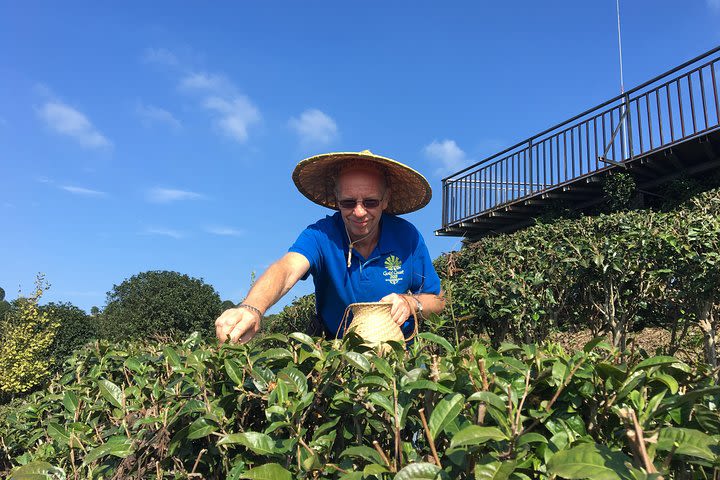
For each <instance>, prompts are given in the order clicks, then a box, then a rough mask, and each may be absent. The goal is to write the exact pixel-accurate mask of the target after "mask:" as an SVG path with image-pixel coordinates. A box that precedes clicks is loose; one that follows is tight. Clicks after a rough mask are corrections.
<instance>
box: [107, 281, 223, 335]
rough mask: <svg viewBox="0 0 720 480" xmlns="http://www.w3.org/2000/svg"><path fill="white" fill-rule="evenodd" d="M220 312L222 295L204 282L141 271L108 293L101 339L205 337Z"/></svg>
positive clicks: (210, 330) (211, 329)
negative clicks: (191, 335) (192, 334)
mask: <svg viewBox="0 0 720 480" xmlns="http://www.w3.org/2000/svg"><path fill="white" fill-rule="evenodd" d="M220 313H221V301H220V296H219V295H218V293H217V292H216V291H215V289H214V288H213V287H212V286H211V285H208V284H206V283H205V282H203V281H202V279H197V278H192V277H189V276H188V275H184V274H181V273H178V272H171V271H148V272H142V273H138V274H137V275H134V276H132V277H130V278H129V279H127V280H125V281H124V282H122V283H121V284H120V285H114V286H113V288H112V290H111V291H110V292H108V294H107V306H106V307H105V310H104V312H103V314H102V321H101V336H103V337H106V338H114V339H121V338H140V337H146V336H151V335H175V334H187V333H191V332H193V331H200V332H201V333H203V334H205V335H206V334H210V333H211V332H212V331H213V322H214V320H215V319H216V318H217V317H218V316H219V315H220Z"/></svg>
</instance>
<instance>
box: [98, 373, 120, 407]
mask: <svg viewBox="0 0 720 480" xmlns="http://www.w3.org/2000/svg"><path fill="white" fill-rule="evenodd" d="M97 384H98V388H99V389H100V395H102V396H103V398H104V399H105V400H107V401H108V402H110V404H111V405H113V406H115V407H117V408H123V393H122V389H121V388H120V387H118V386H117V385H115V384H114V383H113V382H111V381H110V380H105V379H100V380H98V381H97Z"/></svg>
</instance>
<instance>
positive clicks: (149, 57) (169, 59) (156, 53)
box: [143, 48, 179, 67]
mask: <svg viewBox="0 0 720 480" xmlns="http://www.w3.org/2000/svg"><path fill="white" fill-rule="evenodd" d="M143 60H144V61H145V62H147V63H154V64H157V65H164V66H168V67H175V66H177V65H178V64H179V62H178V59H177V57H176V56H175V54H173V53H172V52H171V51H169V50H167V49H165V48H146V49H145V51H144V52H143Z"/></svg>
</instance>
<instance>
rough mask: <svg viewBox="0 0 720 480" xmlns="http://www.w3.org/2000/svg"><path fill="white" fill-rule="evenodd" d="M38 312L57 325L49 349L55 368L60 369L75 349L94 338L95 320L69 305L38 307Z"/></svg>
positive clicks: (58, 304) (53, 304)
mask: <svg viewBox="0 0 720 480" xmlns="http://www.w3.org/2000/svg"><path fill="white" fill-rule="evenodd" d="M40 312H41V313H44V314H47V315H48V317H50V318H51V319H52V320H54V321H56V322H58V324H59V327H58V330H57V333H56V334H55V339H54V341H53V344H52V346H51V347H50V351H51V356H52V357H53V358H54V360H55V366H56V367H57V368H59V367H61V366H62V363H63V362H64V361H65V359H66V358H68V357H69V356H70V355H72V353H73V352H74V351H75V350H76V349H78V348H79V347H81V346H82V345H84V344H85V343H87V341H88V340H91V339H93V338H95V336H96V333H97V332H96V330H97V322H96V320H95V319H94V318H92V317H90V316H88V314H87V313H85V311H84V310H82V309H80V308H78V307H76V306H75V305H73V304H71V303H68V302H63V303H48V304H47V305H44V306H42V307H40Z"/></svg>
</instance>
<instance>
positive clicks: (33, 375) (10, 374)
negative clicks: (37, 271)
mask: <svg viewBox="0 0 720 480" xmlns="http://www.w3.org/2000/svg"><path fill="white" fill-rule="evenodd" d="M48 288H49V285H48V283H47V282H45V277H44V276H43V275H38V277H37V279H36V282H35V291H34V292H33V294H32V295H30V296H29V297H20V298H18V299H17V300H16V301H15V306H16V308H14V309H12V310H11V312H10V314H9V315H8V316H7V317H6V318H5V320H3V321H2V328H0V331H2V333H3V338H2V342H1V343H0V395H2V396H5V397H7V396H10V397H12V396H14V395H17V394H22V393H26V392H29V391H30V390H32V389H34V388H36V387H38V386H40V385H41V384H42V383H43V382H44V381H45V379H46V378H47V377H48V375H49V374H50V371H51V367H52V364H53V359H52V357H51V352H52V350H51V346H52V343H53V340H54V338H55V333H56V332H57V329H58V325H59V322H58V321H57V320H55V319H53V318H51V317H50V316H49V315H48V314H47V312H42V311H41V310H40V308H39V307H38V301H39V300H40V297H42V295H43V293H44V292H45V290H47V289H48Z"/></svg>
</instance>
